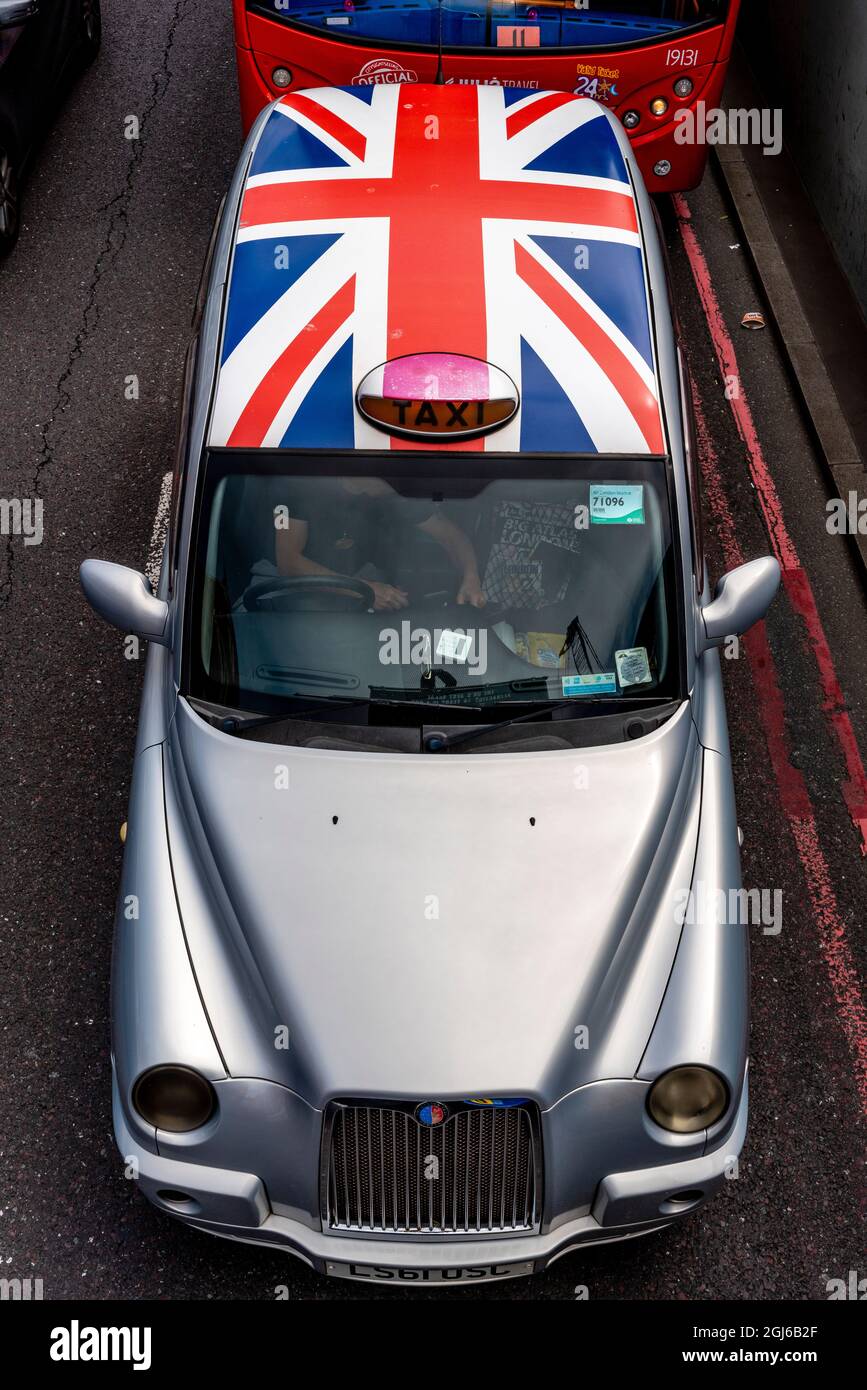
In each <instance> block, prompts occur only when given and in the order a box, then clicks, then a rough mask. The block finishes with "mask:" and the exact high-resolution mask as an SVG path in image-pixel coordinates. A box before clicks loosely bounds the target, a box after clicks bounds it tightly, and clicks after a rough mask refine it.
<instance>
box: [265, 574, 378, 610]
mask: <svg viewBox="0 0 867 1390" xmlns="http://www.w3.org/2000/svg"><path fill="white" fill-rule="evenodd" d="M269 599H273V600H276V602H275V603H274V604H272V605H271V604H268V600H269ZM375 602H376V595H375V593H374V591H373V589H372V588H371V586H370V585H369V584H367V583H365V581H364V580H363V579H350V578H349V577H348V576H347V577H346V578H344V577H343V575H338V574H303V575H290V574H274V575H264V576H262V578H260V579H254V580H253V582H252V584H249V585H248V586H247V588H246V589H245V590H244V593H243V594H242V596H241V603H242V604H243V606H244V608H246V609H247V611H248V612H258V611H259V610H260V609H266V610H267V608H269V607H270V608H271V610H272V611H274V612H290V613H291V612H294V611H296V610H297V611H304V610H305V609H306V610H307V611H312V612H316V613H347V612H355V611H357V609H358V608H361V607H363V608H372V607H373V605H374V603H375Z"/></svg>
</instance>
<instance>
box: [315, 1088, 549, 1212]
mask: <svg viewBox="0 0 867 1390" xmlns="http://www.w3.org/2000/svg"><path fill="white" fill-rule="evenodd" d="M536 1116H537V1112H536V1111H535V1107H531V1106H529V1105H522V1106H512V1107H508V1108H507V1107H499V1106H479V1107H478V1108H477V1109H467V1110H457V1111H456V1112H455V1113H454V1114H453V1115H450V1116H449V1118H448V1119H447V1120H446V1122H445V1124H443V1125H440V1126H432V1127H430V1128H427V1127H425V1126H422V1125H420V1124H419V1123H418V1122H417V1121H416V1119H415V1118H414V1116H413V1115H412V1114H410V1113H408V1112H407V1111H406V1110H405V1109H399V1108H394V1107H389V1106H375V1105H348V1104H342V1103H339V1104H335V1106H334V1107H333V1110H332V1112H331V1113H330V1115H329V1118H328V1120H327V1122H326V1123H327V1129H326V1134H327V1136H328V1141H329V1145H330V1147H329V1151H328V1154H327V1169H326V1171H325V1172H324V1173H323V1201H324V1203H325V1206H326V1212H325V1215H326V1217H327V1222H328V1226H329V1227H330V1228H331V1229H332V1230H348V1231H373V1232H375V1231H383V1232H389V1233H396V1234H401V1233H403V1234H427V1235H447V1234H451V1233H459V1234H460V1233H466V1234H468V1235H470V1234H473V1233H474V1232H495V1231H528V1230H532V1229H533V1228H534V1226H535V1224H536V1220H537V1211H538V1205H539V1200H538V1199H539V1184H540V1179H541V1174H540V1173H538V1172H537V1164H538V1162H539V1150H538V1142H537V1135H538V1124H537V1120H536ZM431 1157H432V1158H434V1159H436V1163H435V1164H433V1165H432V1168H433V1171H434V1173H435V1174H436V1176H434V1177H432V1178H428V1177H426V1168H427V1166H428V1159H429V1158H431ZM437 1187H439V1191H437V1190H436V1189H437Z"/></svg>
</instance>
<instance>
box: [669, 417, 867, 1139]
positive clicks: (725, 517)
mask: <svg viewBox="0 0 867 1390" xmlns="http://www.w3.org/2000/svg"><path fill="white" fill-rule="evenodd" d="M694 396H695V411H696V425H697V430H698V442H699V454H700V456H701V467H702V474H703V478H704V485H705V495H706V497H707V500H708V506H709V509H710V511H711V513H712V515H713V519H714V525H715V529H716V534H717V537H718V538H719V541H720V545H721V547H722V552H723V558H724V561H725V566H726V569H734V568H735V566H737V565H742V564H743V562H744V557H743V552H742V550H741V547H740V543H739V541H738V539H737V532H736V529H735V524H734V518H733V516H732V512H731V508H730V506H729V503H728V499H727V497H726V492H725V487H724V485H723V481H722V473H721V470H720V466H719V459H718V457H717V452H716V449H715V447H714V443H713V440H712V438H711V435H710V430H709V429H708V426H707V420H706V417H705V414H704V409H703V406H702V402H701V398H700V397H699V394H698V391H697V390H695V389H694ZM744 646H745V647H746V652H747V657H748V660H749V664H750V672H751V675H752V679H753V685H754V686H755V690H756V696H757V698H758V705H759V717H760V719H761V722H762V727H763V730H764V735H765V742H766V743H767V747H768V754H769V755H770V760H771V766H772V768H773V771H774V777H775V779H776V782H777V787H778V788H779V792H780V803H781V805H782V807H783V810H784V812H785V815H786V819H787V820H788V822H789V828H790V830H791V833H792V839H793V840H794V842H795V848H796V850H797V853H798V858H799V859H800V861H801V868H802V870H803V874H804V880H805V882H806V885H807V892H808V893H809V895H810V904H811V907H812V909H813V918H814V920H815V922H816V926H817V929H818V934H819V950H820V952H821V955H822V960H823V962H824V965H825V969H826V971H827V973H828V978H829V981H830V984H831V990H832V993H833V996H834V1001H835V1003H836V1005H837V1012H838V1015H839V1018H840V1022H841V1025H842V1028H843V1032H844V1034H845V1037H846V1041H847V1043H848V1044H849V1048H850V1050H851V1053H852V1057H853V1059H854V1062H855V1082H856V1086H857V1088H858V1096H859V1099H860V1101H861V1109H862V1112H863V1113H864V1114H865V1115H867V1008H865V1005H864V1000H863V998H862V994H861V984H860V980H859V977H858V971H857V969H856V966H855V961H854V958H853V956H852V951H851V948H850V946H849V941H848V936H847V930H846V923H845V921H844V919H843V915H842V913H841V912H840V908H839V905H838V903H837V897H836V894H835V892H834V888H833V884H832V881H831V873H830V869H829V867H828V861H827V859H826V858H825V854H824V851H823V849H822V844H821V840H820V838H819V827H818V826H817V824H816V816H815V812H814V810H813V805H812V802H811V800H810V793H809V791H808V790H807V784H806V782H805V781H804V777H803V774H802V772H801V770H800V768H797V767H794V766H793V764H792V760H791V756H790V752H789V736H788V730H787V728H786V712H785V703H784V700H783V693H782V690H781V689H780V682H779V677H778V675H777V667H776V663H775V661H774V657H773V653H772V652H771V648H770V643H769V642H768V634H767V628H766V626H765V624H764V623H757V624H756V626H755V627H754V628H751V629H750V631H749V632H748V633H747V634H746V636H745V638H744Z"/></svg>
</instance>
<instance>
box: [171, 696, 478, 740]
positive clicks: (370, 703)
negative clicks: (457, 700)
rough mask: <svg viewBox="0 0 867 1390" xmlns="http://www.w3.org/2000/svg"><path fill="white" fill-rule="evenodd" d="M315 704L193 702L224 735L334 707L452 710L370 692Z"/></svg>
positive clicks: (321, 699) (323, 698)
mask: <svg viewBox="0 0 867 1390" xmlns="http://www.w3.org/2000/svg"><path fill="white" fill-rule="evenodd" d="M315 698H316V700H317V701H318V703H317V704H315V705H303V706H302V708H301V709H290V710H283V712H282V713H281V714H235V713H233V712H232V711H231V710H227V711H226V712H225V713H224V712H223V710H222V709H220V708H219V707H216V708H215V707H214V706H209V705H207V704H206V703H205V702H204V701H190V703H191V704H192V705H193V708H194V709H195V710H196V712H197V714H202V715H204V716H205V718H207V719H209V720H210V721H211V723H212V724H214V725H215V727H216V728H218V729H220V730H221V732H222V733H224V734H246V733H248V732H250V731H251V730H253V729H267V728H271V727H273V726H274V725H276V724H286V723H288V722H289V721H290V720H293V719H303V718H305V716H306V715H308V714H321V713H323V712H324V711H330V710H332V709H383V708H386V709H432V710H449V711H453V710H454V708H455V706H454V705H452V704H441V703H439V702H437V701H434V700H424V699H422V700H400V699H398V700H388V699H382V698H381V697H373V698H371V697H369V696H367V695H317V696H316V697H315ZM462 708H464V709H466V710H467V712H468V713H469V714H481V712H482V711H481V708H480V707H478V706H463V707H462Z"/></svg>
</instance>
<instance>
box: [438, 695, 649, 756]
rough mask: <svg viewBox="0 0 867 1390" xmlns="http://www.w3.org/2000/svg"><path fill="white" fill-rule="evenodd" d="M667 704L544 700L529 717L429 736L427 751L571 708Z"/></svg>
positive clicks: (601, 698) (593, 698)
mask: <svg viewBox="0 0 867 1390" xmlns="http://www.w3.org/2000/svg"><path fill="white" fill-rule="evenodd" d="M666 703H668V702H667V701H666V700H665V699H664V698H660V697H659V696H658V695H628V696H624V695H614V696H611V695H581V696H580V697H576V696H572V697H571V698H567V699H564V700H542V701H540V702H539V703H538V704H537V705H536V707H535V708H534V709H531V710H528V711H527V712H526V713H525V714H516V715H513V716H512V717H511V718H510V719H499V720H496V721H494V722H492V723H490V724H477V725H476V727H475V728H473V729H462V730H461V731H460V732H459V733H457V734H447V733H436V734H429V735H428V736H427V738H426V739H425V750H426V752H429V753H443V752H446V751H447V750H448V749H449V748H455V747H457V745H458V744H460V743H468V742H469V741H470V739H474V738H481V737H482V736H483V735H484V734H490V733H494V732H496V731H498V730H500V729H509V728H511V727H512V725H513V724H529V723H530V722H532V720H534V719H538V718H539V717H540V715H545V714H556V712H557V711H558V710H562V709H571V710H573V711H574V712H575V713H576V714H577V712H578V709H581V708H583V707H584V706H585V705H610V704H616V706H617V710H618V711H620V710H623V709H624V706H626V710H628V709H629V708H630V707H631V706H632V705H636V704H638V705H647V704H651V705H664V704H666ZM452 708H453V706H452ZM626 710H625V711H624V712H626Z"/></svg>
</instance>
